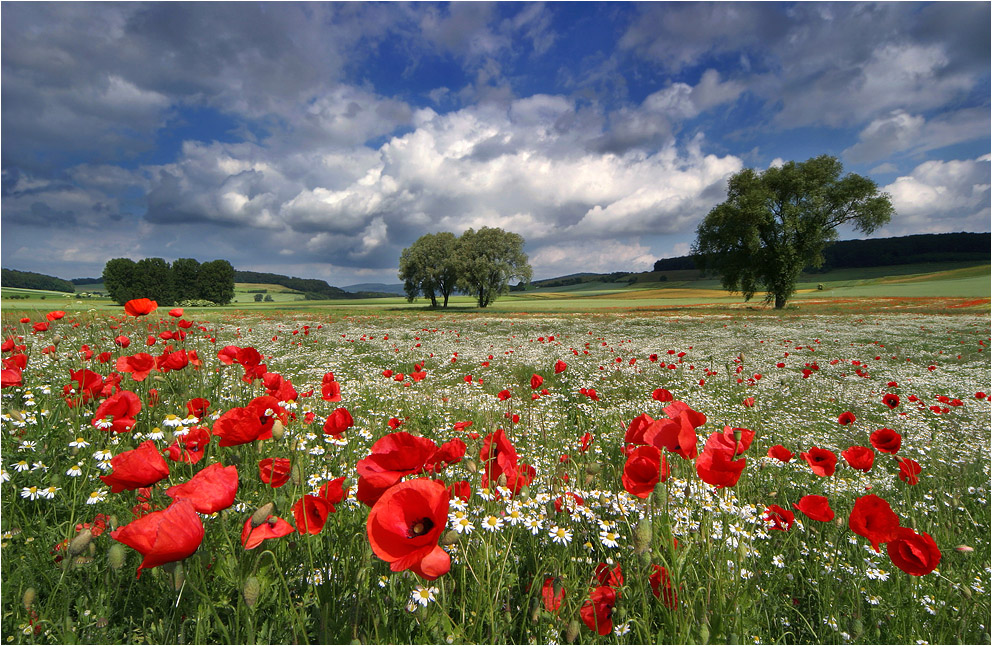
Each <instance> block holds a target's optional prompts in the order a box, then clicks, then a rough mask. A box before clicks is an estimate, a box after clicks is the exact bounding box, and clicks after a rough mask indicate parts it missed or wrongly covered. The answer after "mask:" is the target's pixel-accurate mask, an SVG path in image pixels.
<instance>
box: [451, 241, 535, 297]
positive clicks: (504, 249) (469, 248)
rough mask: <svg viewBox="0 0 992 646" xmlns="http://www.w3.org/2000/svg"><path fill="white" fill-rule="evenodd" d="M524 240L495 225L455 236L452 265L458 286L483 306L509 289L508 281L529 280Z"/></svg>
mask: <svg viewBox="0 0 992 646" xmlns="http://www.w3.org/2000/svg"><path fill="white" fill-rule="evenodd" d="M523 247H524V239H523V238H522V237H521V236H519V235H517V234H516V233H509V232H507V231H503V230H502V229H498V228H490V227H482V228H481V229H479V230H478V231H473V230H472V229H469V230H468V231H466V232H465V233H463V234H462V236H461V238H459V239H458V246H457V249H456V258H455V266H456V268H457V272H458V287H459V288H460V289H461V290H463V291H464V292H466V293H468V294H471V295H473V296H475V298H476V300H477V301H478V303H479V307H486V306H487V305H489V304H490V303H492V302H493V301H494V300H496V298H497V297H498V296H499V295H500V294H505V293H507V292H508V291H509V285H510V281H511V280H513V279H520V280H523V281H528V282H529V281H530V277H531V268H530V264H528V262H527V254H525V253H524V251H523Z"/></svg>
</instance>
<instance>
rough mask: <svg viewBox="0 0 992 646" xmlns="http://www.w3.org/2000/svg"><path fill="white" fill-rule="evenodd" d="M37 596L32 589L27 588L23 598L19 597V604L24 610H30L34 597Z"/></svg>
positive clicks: (36, 592)
mask: <svg viewBox="0 0 992 646" xmlns="http://www.w3.org/2000/svg"><path fill="white" fill-rule="evenodd" d="M37 596H38V591H37V590H35V589H34V588H28V589H27V590H25V591H24V596H23V597H21V603H23V604H24V609H25V610H30V609H31V604H32V603H34V600H35V597H37Z"/></svg>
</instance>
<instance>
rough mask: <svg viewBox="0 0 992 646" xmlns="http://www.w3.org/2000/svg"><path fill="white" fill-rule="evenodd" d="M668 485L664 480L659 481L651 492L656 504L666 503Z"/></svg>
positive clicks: (652, 499)
mask: <svg viewBox="0 0 992 646" xmlns="http://www.w3.org/2000/svg"><path fill="white" fill-rule="evenodd" d="M667 490H668V485H666V484H665V483H663V482H659V483H658V484H656V485H655V486H654V491H652V492H651V501H652V502H653V503H654V504H656V505H664V504H665V496H666V494H667V493H668V492H667Z"/></svg>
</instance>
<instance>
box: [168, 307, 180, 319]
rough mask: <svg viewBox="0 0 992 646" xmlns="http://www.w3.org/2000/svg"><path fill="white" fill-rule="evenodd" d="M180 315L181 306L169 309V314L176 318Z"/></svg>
mask: <svg viewBox="0 0 992 646" xmlns="http://www.w3.org/2000/svg"><path fill="white" fill-rule="evenodd" d="M182 315H183V308H181V307H176V308H173V309H171V310H169V316H174V317H176V318H180V317H181V316H182Z"/></svg>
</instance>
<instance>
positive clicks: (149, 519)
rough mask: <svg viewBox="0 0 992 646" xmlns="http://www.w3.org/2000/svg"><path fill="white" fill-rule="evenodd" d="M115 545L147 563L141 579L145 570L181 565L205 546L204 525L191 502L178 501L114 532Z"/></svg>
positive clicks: (141, 567) (139, 573) (140, 568)
mask: <svg viewBox="0 0 992 646" xmlns="http://www.w3.org/2000/svg"><path fill="white" fill-rule="evenodd" d="M110 537H111V538H112V539H114V540H115V541H118V542H120V543H124V544H125V545H127V546H128V547H133V548H134V549H136V550H138V551H139V552H140V553H141V555H142V556H143V557H144V559H143V560H142V561H141V565H139V566H138V575H137V578H141V571H142V570H143V569H145V568H153V567H158V566H159V565H162V564H164V563H171V562H173V561H181V560H182V559H184V558H187V557H189V556H191V555H192V554H193V552H195V551H196V550H197V548H199V547H200V543H202V542H203V522H201V521H200V517H199V516H197V515H196V510H194V509H193V505H192V504H191V503H190V502H189V501H188V500H177V501H176V502H174V503H172V504H171V505H169V507H168V508H167V509H165V510H162V511H153V512H151V513H150V514H147V515H145V516H142V517H141V518H139V519H137V520H135V521H132V522H130V523H128V524H127V525H125V526H123V527H120V528H118V529H115V530H114V531H112V532H110Z"/></svg>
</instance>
